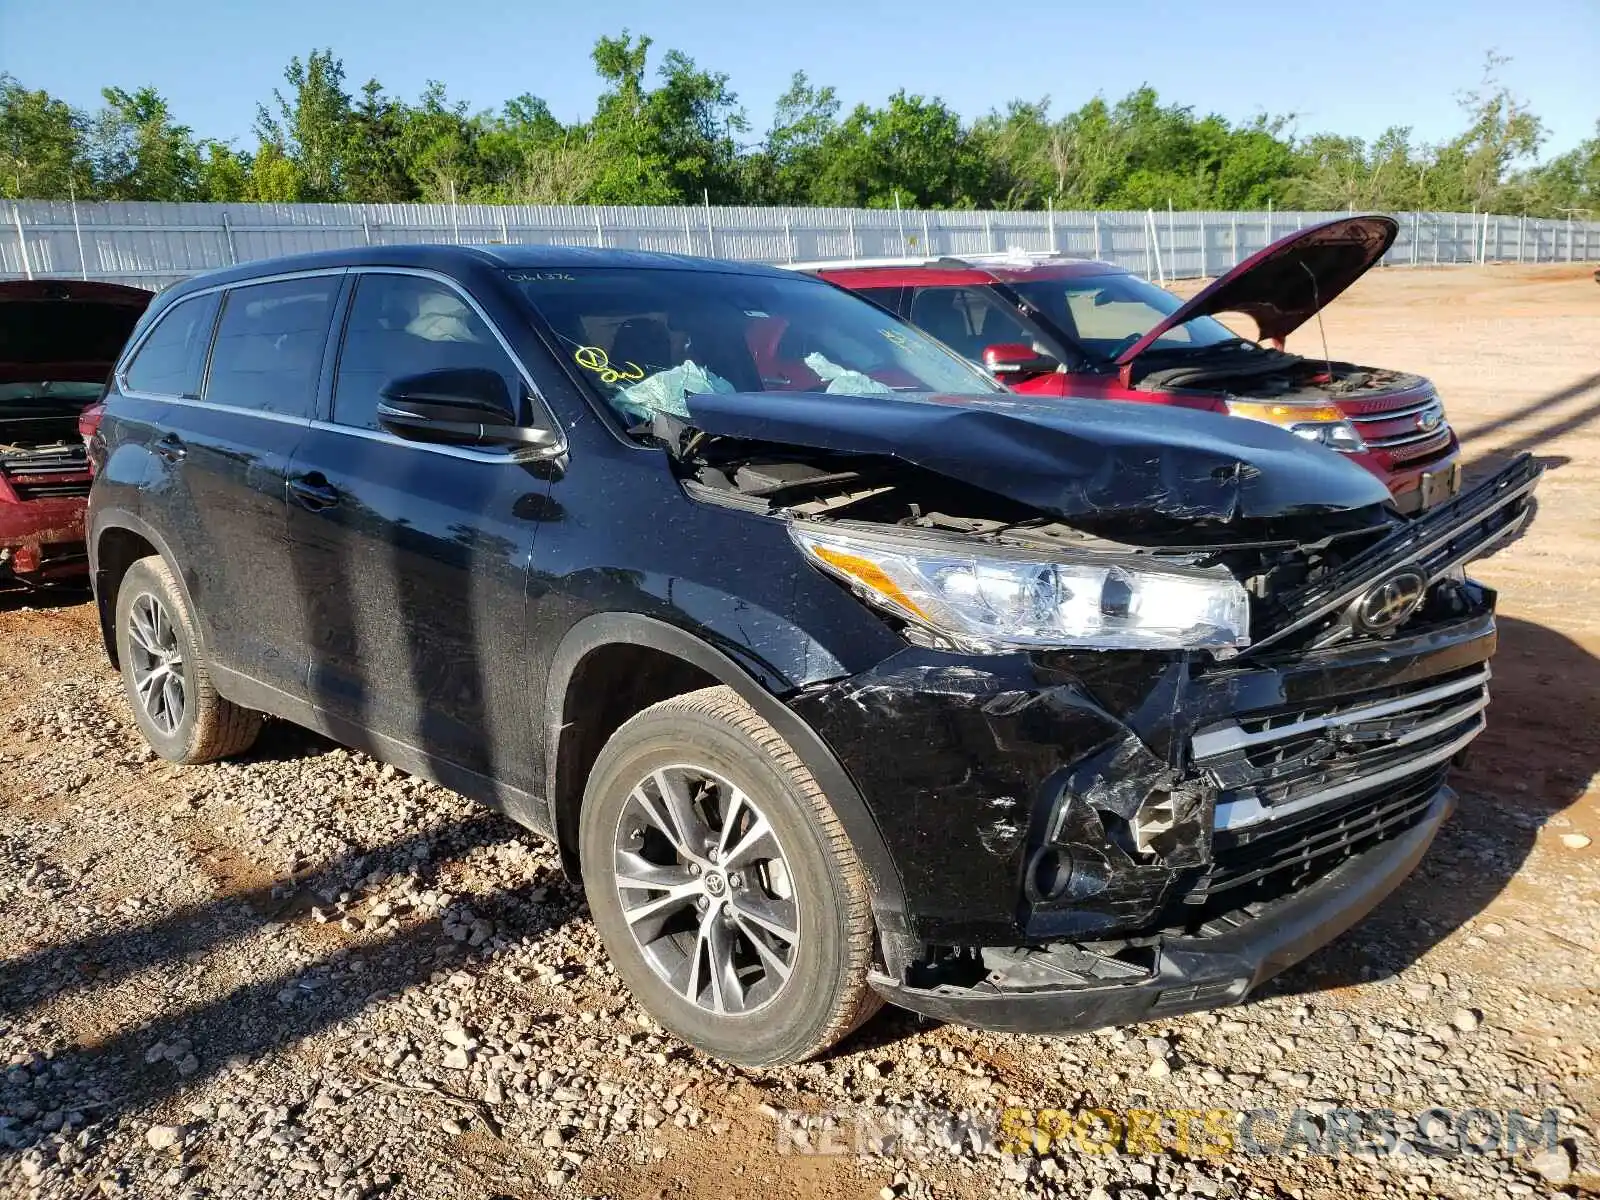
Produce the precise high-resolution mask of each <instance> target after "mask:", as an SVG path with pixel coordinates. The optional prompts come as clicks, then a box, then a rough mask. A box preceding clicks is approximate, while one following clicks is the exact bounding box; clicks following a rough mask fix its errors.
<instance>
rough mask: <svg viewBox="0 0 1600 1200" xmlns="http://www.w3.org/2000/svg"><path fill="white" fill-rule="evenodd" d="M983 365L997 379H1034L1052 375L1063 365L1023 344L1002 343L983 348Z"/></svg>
mask: <svg viewBox="0 0 1600 1200" xmlns="http://www.w3.org/2000/svg"><path fill="white" fill-rule="evenodd" d="M983 365H984V366H985V367H987V368H989V374H991V375H993V376H994V377H995V378H996V379H1032V378H1033V377H1034V376H1036V375H1048V374H1050V372H1052V371H1054V370H1055V369H1056V368H1058V367H1059V366H1060V365H1061V364H1060V362H1058V361H1057V360H1056V359H1054V358H1051V357H1050V356H1049V355H1048V354H1040V353H1039V352H1038V351H1037V350H1035V349H1034V348H1033V347H1032V346H1027V345H1024V344H1023V343H1021V342H1000V343H998V344H997V345H994V346H985V347H984V348H983Z"/></svg>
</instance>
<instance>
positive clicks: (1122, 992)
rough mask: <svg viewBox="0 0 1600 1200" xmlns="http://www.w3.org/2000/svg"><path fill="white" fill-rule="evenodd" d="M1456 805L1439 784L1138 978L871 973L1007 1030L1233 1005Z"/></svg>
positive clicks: (1349, 919) (1398, 869) (1361, 910)
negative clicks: (1384, 834)
mask: <svg viewBox="0 0 1600 1200" xmlns="http://www.w3.org/2000/svg"><path fill="white" fill-rule="evenodd" d="M1454 807H1455V794H1454V793H1453V792H1451V790H1450V789H1449V788H1447V787H1441V788H1439V790H1438V791H1437V792H1436V793H1435V794H1434V796H1433V799H1432V802H1431V803H1430V805H1429V806H1428V810H1427V813H1426V815H1425V816H1424V817H1423V819H1422V820H1421V821H1420V822H1419V823H1418V824H1416V825H1414V826H1413V827H1411V828H1410V829H1408V830H1407V831H1406V832H1404V833H1402V834H1400V835H1398V836H1396V837H1394V838H1391V839H1389V840H1388V841H1385V842H1381V843H1379V844H1378V845H1376V846H1374V847H1373V848H1371V849H1370V850H1367V851H1366V852H1365V853H1362V854H1360V855H1357V856H1356V857H1354V858H1351V859H1348V860H1346V861H1345V862H1344V863H1343V864H1341V865H1340V866H1338V867H1335V868H1334V869H1333V870H1332V871H1330V872H1328V873H1327V874H1326V875H1323V876H1322V877H1321V878H1320V879H1318V880H1317V881H1316V882H1315V883H1313V884H1311V885H1310V886H1308V887H1306V888H1304V889H1302V890H1301V891H1298V892H1295V893H1293V894H1292V895H1289V896H1286V897H1284V898H1283V899H1281V900H1278V901H1276V902H1275V903H1273V904H1270V905H1268V906H1267V907H1265V908H1264V909H1262V910H1260V911H1259V912H1257V913H1255V914H1254V915H1252V916H1251V917H1250V918H1249V919H1248V920H1246V921H1244V922H1243V923H1240V924H1236V925H1234V926H1233V927H1232V928H1230V929H1228V930H1226V931H1225V932H1219V933H1217V934H1215V935H1214V936H1210V937H1204V936H1200V937H1167V938H1163V939H1161V940H1160V942H1159V944H1158V945H1157V947H1156V949H1155V953H1156V960H1155V964H1154V966H1153V967H1152V969H1150V970H1149V971H1148V973H1147V974H1145V975H1144V976H1143V977H1142V978H1138V979H1133V980H1121V981H1118V982H1116V983H1110V984H1089V985H1086V986H1048V985H1045V986H1039V985H1037V984H1033V985H1029V984H1024V985H1022V986H1008V984H1007V981H1006V980H1005V979H1004V978H1003V977H1002V978H1000V979H995V980H990V981H986V982H985V983H983V984H979V985H978V986H975V987H954V986H941V987H932V988H917V987H912V986H909V985H907V984H904V983H902V982H900V981H897V980H894V979H891V978H889V977H887V976H884V975H876V976H874V977H873V979H872V985H873V987H874V988H875V989H876V990H877V991H878V992H879V993H880V994H882V995H883V996H884V997H885V998H887V999H888V1000H890V1001H892V1002H893V1003H895V1004H898V1005H900V1006H902V1007H904V1008H909V1009H911V1010H912V1011H914V1012H919V1013H922V1014H924V1015H925V1016H929V1017H933V1018H935V1019H936V1020H941V1021H954V1022H958V1023H960V1024H963V1025H975V1026H978V1027H979V1028H982V1029H993V1030H998V1031H1001V1032H1005V1033H1065V1032H1070V1031H1073V1030H1082V1029H1097V1028H1101V1027H1103V1026H1107V1025H1121V1024H1127V1023H1131V1022H1136V1021H1144V1020H1151V1019H1155V1018H1159V1017H1167V1016H1172V1015H1174V1014H1176V1013H1183V1012H1193V1011H1195V1010H1198V1009H1205V1008H1216V1007H1219V1006H1222V1005H1227V1004H1237V1003H1239V1002H1240V1001H1241V1000H1243V999H1244V998H1245V997H1246V996H1247V995H1248V994H1249V993H1250V991H1251V990H1252V989H1254V988H1255V987H1257V986H1258V985H1260V984H1261V983H1264V982H1265V981H1266V980H1268V979H1271V978H1272V977H1273V976H1274V975H1277V974H1279V973H1280V972H1282V971H1284V970H1286V969H1287V968H1289V967H1291V966H1293V965H1294V964H1295V963H1297V962H1299V961H1300V960H1301V959H1303V958H1305V957H1306V956H1307V955H1309V954H1311V953H1312V952H1313V951H1315V950H1317V949H1318V948H1319V947H1321V946H1324V945H1326V944H1327V943H1328V942H1330V941H1332V940H1333V939H1334V938H1336V937H1338V936H1339V935H1340V934H1341V933H1343V932H1344V931H1345V930H1347V929H1349V928H1350V927H1351V926H1352V925H1354V924H1355V923H1356V922H1358V921H1360V920H1361V919H1362V918H1363V917H1365V916H1366V915H1367V914H1368V913H1369V912H1371V911H1372V910H1373V909H1374V908H1375V907H1377V905H1378V904H1379V903H1380V902H1381V901H1382V900H1383V899H1384V898H1385V897H1386V896H1388V895H1389V894H1390V893H1391V892H1393V891H1394V890H1395V889H1396V888H1397V887H1399V885H1400V884H1401V882H1403V881H1404V880H1405V878H1406V877H1407V876H1408V875H1410V874H1411V872H1412V871H1413V870H1414V869H1415V868H1416V866H1417V864H1418V862H1420V861H1421V859H1422V856H1423V855H1424V854H1425V853H1426V852H1427V849H1428V846H1429V844H1430V843H1431V842H1432V841H1433V838H1434V835H1435V834H1436V833H1437V832H1438V830H1439V827H1440V826H1441V825H1442V824H1443V823H1444V821H1445V819H1446V818H1447V817H1448V816H1449V815H1450V812H1451V810H1452V809H1453V808H1454ZM1088 948H1091V949H1092V947H1088ZM1035 974H1037V973H1036V972H1035Z"/></svg>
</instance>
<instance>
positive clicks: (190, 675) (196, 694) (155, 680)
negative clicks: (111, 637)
mask: <svg viewBox="0 0 1600 1200" xmlns="http://www.w3.org/2000/svg"><path fill="white" fill-rule="evenodd" d="M116 621H117V624H116V635H117V661H118V662H119V663H121V664H122V688H123V692H124V694H125V695H126V696H127V698H128V706H129V707H130V708H132V709H133V719H134V721H135V722H136V723H137V724H138V726H139V732H140V733H142V734H144V740H145V741H147V742H149V743H150V748H151V749H153V750H154V751H155V752H156V753H157V754H159V755H160V756H161V757H162V758H165V759H169V760H170V761H172V762H176V763H186V764H193V763H204V762H211V761H213V760H215V759H219V758H227V757H228V756H230V755H233V754H241V753H243V752H244V751H246V750H248V749H249V748H250V747H251V746H252V745H254V744H255V740H256V737H257V736H258V735H259V734H260V732H261V714H260V713H257V712H251V711H250V710H249V709H245V708H240V707H239V706H238V705H236V704H233V703H230V702H229V701H227V700H224V699H223V698H222V697H221V696H219V695H218V694H217V690H216V687H215V686H214V685H213V684H212V682H211V673H210V672H209V671H208V670H207V669H206V664H205V662H204V661H203V659H202V657H201V653H200V639H199V638H198V637H197V636H195V630H194V618H193V615H192V614H191V613H190V612H189V607H188V605H187V604H186V603H185V602H184V597H183V591H182V589H181V588H179V586H178V581H177V580H176V579H175V578H174V577H173V574H172V569H171V568H170V567H168V566H167V563H166V560H165V559H163V558H162V557H161V556H160V555H154V554H153V555H151V556H150V557H148V558H141V559H140V560H139V561H138V562H136V563H134V564H133V565H132V566H131V567H129V568H128V571H127V574H125V575H124V576H123V577H122V583H121V585H120V586H119V587H118V589H117V613H116Z"/></svg>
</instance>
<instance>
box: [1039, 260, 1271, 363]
mask: <svg viewBox="0 0 1600 1200" xmlns="http://www.w3.org/2000/svg"><path fill="white" fill-rule="evenodd" d="M1007 286H1008V287H1010V288H1012V289H1013V290H1015V291H1016V293H1017V294H1018V295H1020V296H1021V297H1022V298H1023V299H1024V300H1026V301H1027V302H1028V304H1029V305H1030V306H1031V307H1033V308H1034V309H1037V310H1038V311H1039V312H1040V313H1042V314H1043V315H1044V316H1045V318H1046V319H1047V320H1049V321H1050V322H1051V323H1052V324H1054V325H1056V326H1057V327H1058V328H1059V329H1060V330H1061V332H1062V333H1064V334H1066V335H1067V337H1068V338H1070V339H1071V340H1072V341H1073V342H1075V343H1077V345H1078V346H1080V347H1081V348H1082V349H1083V352H1084V353H1085V354H1087V355H1088V356H1089V357H1090V358H1093V359H1097V360H1099V361H1101V362H1110V361H1111V360H1112V359H1114V358H1116V357H1117V355H1119V354H1121V353H1122V352H1123V351H1124V350H1126V349H1127V348H1128V347H1129V346H1131V345H1133V344H1134V343H1135V342H1137V341H1138V340H1139V339H1140V338H1142V337H1143V336H1144V335H1145V334H1147V333H1149V332H1150V330H1152V329H1153V328H1155V326H1156V324H1157V323H1158V322H1160V321H1162V320H1164V319H1165V318H1167V317H1170V316H1171V315H1172V314H1173V313H1175V312H1177V311H1178V309H1179V308H1181V307H1182V306H1183V301H1182V300H1180V299H1179V298H1178V297H1176V296H1174V295H1173V294H1172V293H1171V292H1169V291H1167V290H1165V289H1164V288H1158V287H1156V286H1155V284H1153V283H1147V282H1146V281H1145V280H1143V279H1140V278H1139V277H1138V276H1137V275H1089V276H1077V277H1075V278H1071V279H1025V280H1021V281H1018V282H1014V283H1009V284H1007ZM1230 343H1231V344H1234V345H1239V344H1241V343H1242V339H1241V338H1240V337H1239V336H1238V334H1236V333H1234V332H1233V331H1232V330H1231V329H1229V328H1228V327H1227V326H1226V325H1224V324H1222V322H1220V321H1218V320H1216V319H1215V318H1212V317H1195V318H1194V319H1193V320H1190V321H1185V322H1184V323H1183V324H1182V325H1179V326H1176V327H1175V328H1172V329H1169V330H1167V331H1166V332H1165V333H1163V334H1162V335H1161V336H1160V337H1158V338H1157V339H1156V340H1155V341H1154V342H1152V343H1151V345H1150V349H1152V350H1195V349H1204V348H1208V347H1215V346H1222V345H1227V344H1230Z"/></svg>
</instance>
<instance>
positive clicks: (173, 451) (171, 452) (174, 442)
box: [155, 433, 189, 463]
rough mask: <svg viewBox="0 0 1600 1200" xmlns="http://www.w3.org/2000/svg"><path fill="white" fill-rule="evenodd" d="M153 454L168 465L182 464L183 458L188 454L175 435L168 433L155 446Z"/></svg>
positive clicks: (181, 441)
mask: <svg viewBox="0 0 1600 1200" xmlns="http://www.w3.org/2000/svg"><path fill="white" fill-rule="evenodd" d="M155 452H156V454H157V455H158V456H160V457H161V458H162V459H164V460H165V461H166V462H169V463H176V462H182V461H183V456H184V455H186V454H188V453H189V450H188V447H186V446H185V445H184V444H183V440H182V439H181V438H180V437H178V435H177V434H175V433H169V434H167V436H166V437H164V438H162V439H161V440H160V441H159V442H157V443H156V444H155Z"/></svg>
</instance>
